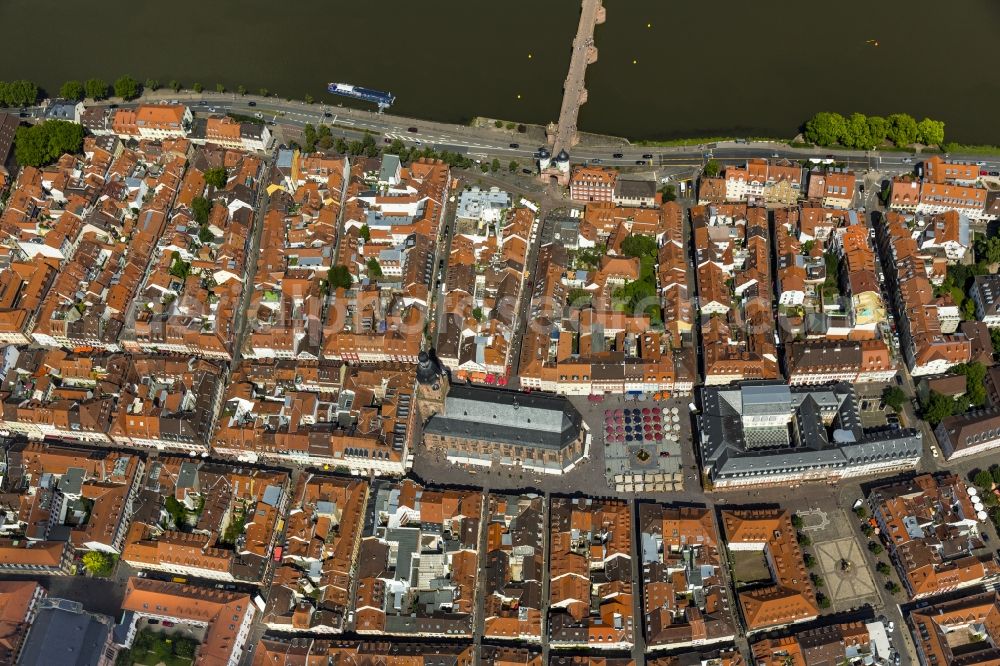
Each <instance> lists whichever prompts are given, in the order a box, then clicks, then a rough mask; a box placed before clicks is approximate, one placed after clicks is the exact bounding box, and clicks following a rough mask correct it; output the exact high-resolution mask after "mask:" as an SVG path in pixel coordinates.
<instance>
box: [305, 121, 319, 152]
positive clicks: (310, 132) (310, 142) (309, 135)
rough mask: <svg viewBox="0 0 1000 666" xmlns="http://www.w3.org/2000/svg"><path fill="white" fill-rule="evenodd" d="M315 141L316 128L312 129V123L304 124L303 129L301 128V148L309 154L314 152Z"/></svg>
mask: <svg viewBox="0 0 1000 666" xmlns="http://www.w3.org/2000/svg"><path fill="white" fill-rule="evenodd" d="M316 140H317V137H316V128H315V127H313V125H312V123H306V125H305V127H303V128H302V142H303V143H302V148H303V149H304V150H305V151H306V152H307V153H311V152H312V151H314V150H316Z"/></svg>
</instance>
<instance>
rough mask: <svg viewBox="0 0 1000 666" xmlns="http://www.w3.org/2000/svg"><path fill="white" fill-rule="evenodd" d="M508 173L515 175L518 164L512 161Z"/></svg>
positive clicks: (508, 166)
mask: <svg viewBox="0 0 1000 666" xmlns="http://www.w3.org/2000/svg"><path fill="white" fill-rule="evenodd" d="M507 171H509V172H511V173H514V172H516V171H517V162H514V161H513V160H511V163H510V164H508V165H507Z"/></svg>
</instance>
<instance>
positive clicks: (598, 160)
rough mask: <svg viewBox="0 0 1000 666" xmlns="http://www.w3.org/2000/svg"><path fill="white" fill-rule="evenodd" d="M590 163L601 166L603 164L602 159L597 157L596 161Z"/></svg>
mask: <svg viewBox="0 0 1000 666" xmlns="http://www.w3.org/2000/svg"><path fill="white" fill-rule="evenodd" d="M590 163H591V164H600V163H601V158H600V157H595V158H594V159H592V160H590Z"/></svg>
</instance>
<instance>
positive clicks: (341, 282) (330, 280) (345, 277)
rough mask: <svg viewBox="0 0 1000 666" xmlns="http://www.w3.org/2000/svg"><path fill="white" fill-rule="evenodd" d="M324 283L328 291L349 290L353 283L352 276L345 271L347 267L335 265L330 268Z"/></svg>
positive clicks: (349, 272)
mask: <svg viewBox="0 0 1000 666" xmlns="http://www.w3.org/2000/svg"><path fill="white" fill-rule="evenodd" d="M326 282H327V288H328V289H329V290H330V291H333V290H334V289H338V288H342V289H350V288H351V285H352V284H353V283H354V276H352V275H351V271H349V270H347V266H343V265H341V264H337V265H335V266H331V267H330V270H329V272H328V273H327V278H326Z"/></svg>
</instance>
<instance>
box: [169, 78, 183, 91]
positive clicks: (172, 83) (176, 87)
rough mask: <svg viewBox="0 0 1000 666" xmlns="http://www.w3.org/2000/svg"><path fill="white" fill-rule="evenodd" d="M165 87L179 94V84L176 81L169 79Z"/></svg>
mask: <svg viewBox="0 0 1000 666" xmlns="http://www.w3.org/2000/svg"><path fill="white" fill-rule="evenodd" d="M167 86H168V87H169V88H170V89H171V90H173V91H174V92H180V89H181V82H180V81H178V80H177V79H171V80H170V83H168V84H167Z"/></svg>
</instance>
